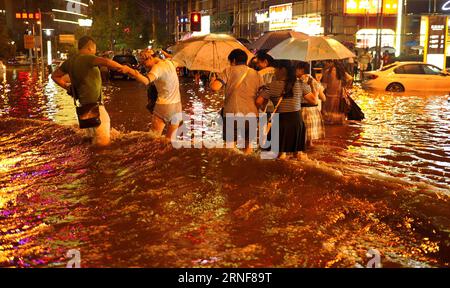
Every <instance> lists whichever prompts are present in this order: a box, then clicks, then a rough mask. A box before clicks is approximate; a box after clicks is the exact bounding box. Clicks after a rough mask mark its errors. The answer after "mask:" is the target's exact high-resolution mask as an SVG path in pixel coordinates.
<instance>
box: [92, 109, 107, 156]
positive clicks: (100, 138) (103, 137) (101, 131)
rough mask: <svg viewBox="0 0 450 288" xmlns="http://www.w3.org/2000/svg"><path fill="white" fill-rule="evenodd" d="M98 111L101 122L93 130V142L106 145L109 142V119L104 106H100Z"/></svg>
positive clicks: (96, 144) (100, 145)
mask: <svg viewBox="0 0 450 288" xmlns="http://www.w3.org/2000/svg"><path fill="white" fill-rule="evenodd" d="M99 111H100V121H101V124H100V126H98V127H97V128H95V130H94V131H95V132H94V138H93V144H94V145H95V146H98V147H106V146H109V145H110V144H111V120H110V118H109V114H108V112H107V111H106V109H105V106H100V107H99Z"/></svg>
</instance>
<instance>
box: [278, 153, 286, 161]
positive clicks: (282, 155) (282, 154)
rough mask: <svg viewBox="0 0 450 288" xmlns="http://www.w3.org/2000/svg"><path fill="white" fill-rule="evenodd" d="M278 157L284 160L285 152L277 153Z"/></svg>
mask: <svg viewBox="0 0 450 288" xmlns="http://www.w3.org/2000/svg"><path fill="white" fill-rule="evenodd" d="M278 159H280V160H286V159H287V154H286V153H284V152H282V153H280V154H278Z"/></svg>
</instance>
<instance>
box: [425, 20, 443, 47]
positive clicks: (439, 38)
mask: <svg viewBox="0 0 450 288" xmlns="http://www.w3.org/2000/svg"><path fill="white" fill-rule="evenodd" d="M446 26H447V17H446V16H430V18H429V25H428V42H427V52H428V54H445V44H446V38H447V37H446V31H447V27H446Z"/></svg>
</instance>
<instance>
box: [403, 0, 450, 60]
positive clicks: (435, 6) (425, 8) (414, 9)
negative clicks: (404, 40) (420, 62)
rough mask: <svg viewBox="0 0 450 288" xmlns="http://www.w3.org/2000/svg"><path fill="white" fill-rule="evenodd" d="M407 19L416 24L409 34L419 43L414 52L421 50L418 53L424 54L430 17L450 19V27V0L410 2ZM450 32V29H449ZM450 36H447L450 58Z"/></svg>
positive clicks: (413, 0)
mask: <svg viewBox="0 0 450 288" xmlns="http://www.w3.org/2000/svg"><path fill="white" fill-rule="evenodd" d="M406 13H407V17H409V19H411V21H414V22H413V23H416V24H415V25H414V26H413V27H408V28H410V29H409V30H408V31H407V33H409V34H410V35H413V38H414V41H415V42H416V43H417V46H416V47H413V48H414V49H413V50H416V49H417V48H418V49H419V51H418V53H420V54H422V53H423V52H424V49H425V46H426V37H427V29H428V27H429V26H428V21H429V16H430V15H443V16H447V17H449V19H448V21H447V26H448V27H450V0H408V2H407V6H406ZM447 30H449V29H447ZM449 36H450V35H447V41H448V43H447V51H446V55H447V56H450V48H448V47H450V37H449Z"/></svg>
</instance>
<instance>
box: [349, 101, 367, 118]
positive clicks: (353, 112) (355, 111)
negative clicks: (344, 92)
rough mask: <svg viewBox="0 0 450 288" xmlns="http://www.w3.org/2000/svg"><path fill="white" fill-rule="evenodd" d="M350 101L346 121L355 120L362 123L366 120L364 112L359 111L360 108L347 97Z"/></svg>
mask: <svg viewBox="0 0 450 288" xmlns="http://www.w3.org/2000/svg"><path fill="white" fill-rule="evenodd" d="M349 100H350V111H349V112H348V114H347V119H348V120H356V121H362V120H364V119H365V118H366V116H365V115H364V112H363V111H362V110H361V108H360V107H359V106H358V104H356V102H355V100H353V99H352V98H350V97H349Z"/></svg>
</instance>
